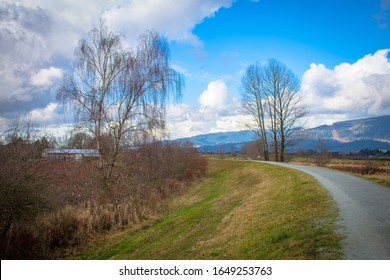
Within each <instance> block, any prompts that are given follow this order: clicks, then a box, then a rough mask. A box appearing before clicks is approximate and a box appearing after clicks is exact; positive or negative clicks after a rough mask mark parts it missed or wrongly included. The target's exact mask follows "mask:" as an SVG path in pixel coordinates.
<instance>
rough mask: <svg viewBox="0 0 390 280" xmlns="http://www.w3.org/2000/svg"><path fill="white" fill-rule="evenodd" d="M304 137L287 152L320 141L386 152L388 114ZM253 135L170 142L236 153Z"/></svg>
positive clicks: (338, 148) (343, 148)
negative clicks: (187, 143) (190, 143)
mask: <svg viewBox="0 0 390 280" xmlns="http://www.w3.org/2000/svg"><path fill="white" fill-rule="evenodd" d="M306 133H307V137H306V139H305V140H303V141H301V142H299V143H298V144H297V145H296V146H294V147H293V148H290V149H289V150H290V151H296V150H298V149H304V150H308V149H312V150H316V146H317V145H318V144H317V143H318V141H319V140H320V139H321V140H322V141H324V143H325V146H326V147H327V149H328V150H330V151H333V152H357V151H359V150H361V149H384V150H390V115H385V116H379V117H370V118H362V119H355V120H346V121H340V122H335V123H333V124H331V125H326V124H324V125H320V126H317V127H314V128H311V129H308V130H307V131H306ZM255 139H256V134H255V133H254V132H253V131H250V130H242V131H230V132H215V133H208V134H201V135H196V136H192V137H185V138H178V139H175V140H172V141H175V142H179V143H182V142H185V141H191V142H192V143H193V144H194V145H195V146H196V147H197V148H198V150H199V151H201V152H221V151H223V152H230V151H232V150H233V149H234V151H239V150H240V149H241V146H243V145H244V144H246V143H249V142H253V141H254V140H255Z"/></svg>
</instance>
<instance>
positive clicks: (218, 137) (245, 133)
mask: <svg viewBox="0 0 390 280" xmlns="http://www.w3.org/2000/svg"><path fill="white" fill-rule="evenodd" d="M255 139H256V134H255V133H254V132H253V131H250V130H242V131H232V132H217V133H209V134H203V135H197V136H193V137H187V138H180V139H176V140H175V141H178V142H180V143H182V142H185V141H191V142H192V144H194V145H195V146H196V147H202V146H218V145H223V144H240V143H247V142H252V141H254V140H255Z"/></svg>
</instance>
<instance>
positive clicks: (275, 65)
mask: <svg viewBox="0 0 390 280" xmlns="http://www.w3.org/2000/svg"><path fill="white" fill-rule="evenodd" d="M299 90H300V81H299V79H298V78H297V76H296V75H295V74H294V73H293V72H292V71H291V70H290V69H289V68H287V67H286V66H285V65H284V64H283V63H281V62H279V61H277V60H275V59H270V60H269V61H268V62H267V63H266V64H264V65H259V64H253V65H250V66H249V67H248V68H247V70H246V73H245V75H244V76H243V78H242V80H241V101H242V107H243V109H244V111H245V112H246V113H248V114H249V115H251V116H252V120H254V123H255V127H256V129H257V133H258V135H259V138H260V139H261V140H262V141H263V150H264V158H265V160H268V159H269V150H268V146H269V143H268V139H267V131H270V132H271V135H272V146H273V155H274V159H275V161H279V160H280V161H284V160H285V152H286V148H287V147H288V146H291V145H293V144H294V143H295V141H296V140H297V139H298V137H297V136H298V135H299V133H300V132H301V131H302V130H303V125H301V124H300V120H301V119H302V117H304V116H305V115H306V113H307V112H306V111H305V110H304V108H303V106H302V97H301V95H300V93H299Z"/></svg>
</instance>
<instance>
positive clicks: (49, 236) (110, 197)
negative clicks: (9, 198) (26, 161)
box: [0, 145, 207, 259]
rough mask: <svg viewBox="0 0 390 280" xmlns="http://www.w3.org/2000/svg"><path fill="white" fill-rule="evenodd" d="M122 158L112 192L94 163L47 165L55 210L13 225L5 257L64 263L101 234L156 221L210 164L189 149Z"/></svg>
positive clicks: (3, 247) (2, 249) (1, 251)
mask: <svg viewBox="0 0 390 280" xmlns="http://www.w3.org/2000/svg"><path fill="white" fill-rule="evenodd" d="M122 156H123V158H122V159H121V162H120V166H118V169H117V171H116V172H117V173H116V176H117V177H116V178H117V180H116V181H115V182H113V183H112V185H111V186H110V187H109V188H107V187H106V186H105V185H104V184H103V183H102V182H101V181H100V178H101V177H100V176H99V169H98V166H97V164H96V163H94V162H82V163H79V162H66V163H58V162H56V163H49V164H46V168H45V170H41V171H40V172H41V175H43V176H45V178H46V181H45V184H46V188H45V192H44V193H42V194H41V195H46V196H48V197H46V199H47V200H49V201H51V207H50V208H48V209H46V210H45V211H41V212H39V213H37V214H36V215H35V216H31V217H30V219H29V220H15V219H14V220H12V224H11V226H10V228H9V229H7V231H6V232H4V233H3V236H2V239H1V242H0V255H1V258H2V259H37V258H38V259H52V258H63V257H65V256H67V255H69V254H72V252H73V251H74V250H77V249H78V248H80V247H83V246H85V245H87V244H88V243H89V241H90V240H91V238H94V237H95V236H97V235H99V234H101V233H106V232H108V231H113V230H119V229H124V228H131V227H136V226H138V225H140V224H143V223H144V222H145V221H150V220H153V221H154V220H156V219H157V217H159V216H160V215H161V213H163V212H164V211H166V209H167V208H166V205H167V203H166V201H169V200H170V199H172V198H173V197H177V196H179V195H181V194H182V193H183V192H184V191H185V190H186V189H188V188H189V187H190V186H191V185H192V184H193V182H194V181H196V180H199V178H202V176H204V175H205V173H206V171H207V160H206V159H204V158H202V157H201V156H199V155H198V154H197V152H196V149H194V148H193V147H191V146H188V145H187V146H185V147H180V146H177V145H171V146H169V145H167V146H157V145H154V146H151V147H149V148H148V147H142V148H141V149H139V150H136V151H133V152H127V153H126V154H123V155H122ZM0 183H1V182H0ZM11 195H12V193H11ZM16 206H17V205H15V207H16Z"/></svg>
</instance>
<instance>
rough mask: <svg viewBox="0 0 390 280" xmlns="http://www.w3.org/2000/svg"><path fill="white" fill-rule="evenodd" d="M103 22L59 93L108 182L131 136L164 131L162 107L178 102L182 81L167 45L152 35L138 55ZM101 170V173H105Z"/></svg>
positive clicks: (145, 37)
mask: <svg viewBox="0 0 390 280" xmlns="http://www.w3.org/2000/svg"><path fill="white" fill-rule="evenodd" d="M124 45H125V42H124V39H123V37H121V36H120V35H119V34H115V33H113V32H111V31H109V30H108V29H107V27H106V26H105V24H104V22H103V21H102V20H101V22H100V26H99V27H98V28H93V29H92V31H91V32H90V33H89V35H88V38H87V39H82V40H80V41H79V45H78V47H77V48H76V50H75V75H74V77H71V78H68V79H66V80H65V82H64V86H63V87H62V89H61V90H60V92H59V94H58V98H59V99H60V100H61V101H63V102H69V103H70V104H71V105H73V106H74V108H75V109H76V112H77V121H78V124H79V125H80V127H83V128H88V129H89V131H90V133H92V134H93V136H94V138H95V141H96V147H97V149H98V150H99V152H100V153H101V155H102V157H101V162H100V168H101V169H102V171H104V179H105V181H106V182H110V180H111V179H112V178H113V170H114V167H115V163H116V160H117V155H118V152H119V148H120V147H121V145H123V144H125V143H124V142H125V141H126V140H129V139H131V135H134V134H135V133H137V132H139V131H142V132H143V133H148V132H150V131H151V130H153V129H161V131H163V129H164V127H165V102H166V101H167V100H168V99H169V98H170V97H171V96H172V97H174V98H180V97H181V94H182V89H183V81H182V79H181V76H180V75H179V74H178V73H177V72H176V71H174V70H173V69H172V68H170V65H169V60H170V56H169V46H168V43H167V41H166V39H164V38H163V37H161V36H160V35H159V34H158V33H156V32H153V31H148V32H146V33H144V34H143V35H141V36H140V39H139V44H138V47H137V49H136V50H130V49H126V48H125V47H124ZM103 169H104V170H103Z"/></svg>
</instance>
